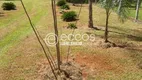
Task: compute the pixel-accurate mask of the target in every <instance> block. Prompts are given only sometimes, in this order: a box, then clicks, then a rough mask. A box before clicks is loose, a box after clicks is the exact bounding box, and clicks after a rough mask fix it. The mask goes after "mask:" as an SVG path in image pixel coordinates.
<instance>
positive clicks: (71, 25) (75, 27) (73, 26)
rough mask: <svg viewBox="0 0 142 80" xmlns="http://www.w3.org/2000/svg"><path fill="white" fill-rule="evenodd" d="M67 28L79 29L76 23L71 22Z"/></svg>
mask: <svg viewBox="0 0 142 80" xmlns="http://www.w3.org/2000/svg"><path fill="white" fill-rule="evenodd" d="M67 28H70V29H77V26H76V25H75V24H74V23H70V24H68V27H67Z"/></svg>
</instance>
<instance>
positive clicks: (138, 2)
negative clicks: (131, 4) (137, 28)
mask: <svg viewBox="0 0 142 80" xmlns="http://www.w3.org/2000/svg"><path fill="white" fill-rule="evenodd" d="M140 5H141V1H140V0H137V6H136V15H135V22H137V20H138V18H139V8H140Z"/></svg>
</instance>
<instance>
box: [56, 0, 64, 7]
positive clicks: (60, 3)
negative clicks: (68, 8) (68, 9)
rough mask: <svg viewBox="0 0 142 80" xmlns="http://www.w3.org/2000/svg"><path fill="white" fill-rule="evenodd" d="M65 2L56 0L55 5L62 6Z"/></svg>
mask: <svg viewBox="0 0 142 80" xmlns="http://www.w3.org/2000/svg"><path fill="white" fill-rule="evenodd" d="M65 4H66V1H65V0H59V1H58V2H57V6H63V5H65Z"/></svg>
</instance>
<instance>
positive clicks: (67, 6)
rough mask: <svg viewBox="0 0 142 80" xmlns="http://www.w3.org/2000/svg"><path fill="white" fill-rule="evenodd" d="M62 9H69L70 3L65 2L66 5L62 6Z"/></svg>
mask: <svg viewBox="0 0 142 80" xmlns="http://www.w3.org/2000/svg"><path fill="white" fill-rule="evenodd" d="M61 9H65V10H69V9H70V7H69V5H67V4H65V5H63V6H61Z"/></svg>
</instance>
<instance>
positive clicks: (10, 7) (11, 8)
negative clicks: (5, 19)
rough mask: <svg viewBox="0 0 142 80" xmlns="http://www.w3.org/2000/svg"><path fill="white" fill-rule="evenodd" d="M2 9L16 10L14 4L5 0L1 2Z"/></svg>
mask: <svg viewBox="0 0 142 80" xmlns="http://www.w3.org/2000/svg"><path fill="white" fill-rule="evenodd" d="M2 8H3V10H16V5H15V4H14V3H12V2H6V3H3V4H2Z"/></svg>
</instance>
